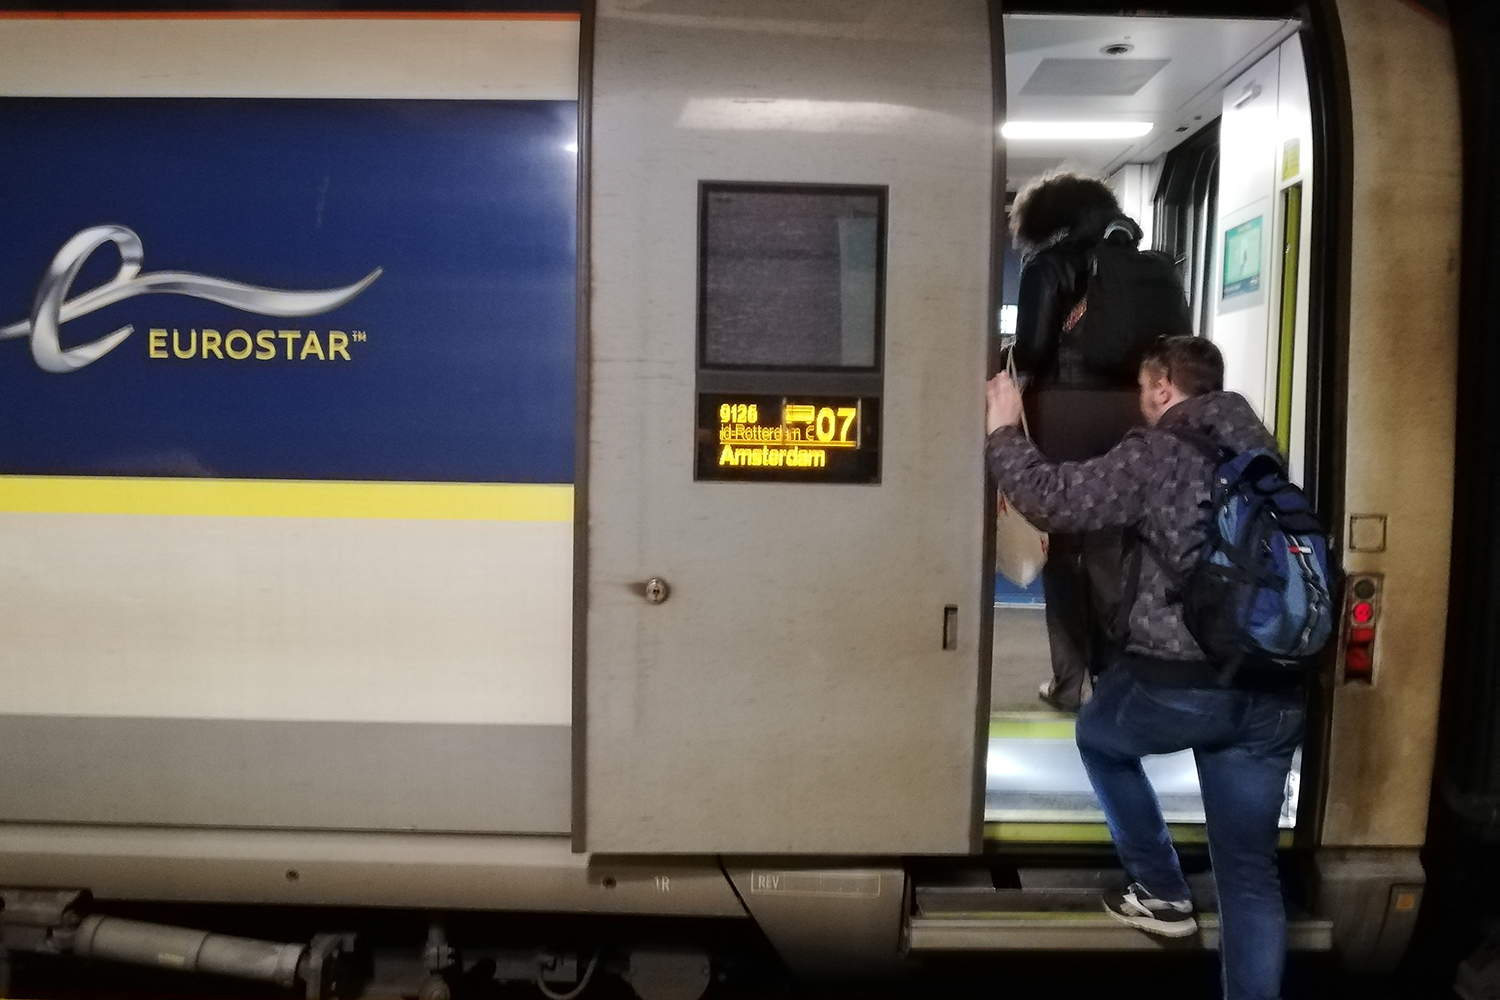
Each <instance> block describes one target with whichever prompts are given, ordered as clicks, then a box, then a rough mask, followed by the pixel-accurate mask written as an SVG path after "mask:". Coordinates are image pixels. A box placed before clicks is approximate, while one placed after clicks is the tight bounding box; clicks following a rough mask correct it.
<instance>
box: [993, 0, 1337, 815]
mask: <svg viewBox="0 0 1500 1000" xmlns="http://www.w3.org/2000/svg"><path fill="white" fill-rule="evenodd" d="M1301 28H1302V25H1301V24H1300V23H1299V22H1297V21H1293V20H1280V19H1244V18H1236V19H1218V18H1196V17H1194V18H1188V17H1113V16H1072V15H1056V14H1042V13H1010V14H1007V15H1005V18H1004V34H1005V74H1006V91H1007V94H1006V98H1007V103H1006V125H1005V127H1004V129H1003V133H1004V136H1005V151H1006V164H1007V171H1006V185H1005V186H1006V193H1007V206H1008V207H1009V206H1010V204H1011V203H1012V202H1013V200H1014V198H1015V196H1016V194H1017V193H1018V192H1019V191H1021V190H1024V188H1025V187H1026V186H1027V185H1028V184H1029V183H1031V182H1032V181H1034V180H1036V179H1038V178H1041V177H1044V176H1046V175H1049V174H1053V173H1057V172H1063V171H1068V172H1076V173H1080V174H1085V175H1089V176H1094V177H1100V178H1103V179H1105V180H1106V181H1107V183H1108V184H1109V185H1110V187H1111V188H1112V189H1113V191H1114V194H1115V197H1116V199H1117V200H1118V202H1119V204H1120V206H1121V209H1122V210H1123V212H1124V214H1126V215H1128V216H1129V217H1130V218H1131V219H1133V220H1135V221H1136V223H1137V224H1138V225H1139V227H1140V229H1141V232H1142V237H1141V240H1140V244H1139V245H1140V247H1141V249H1143V250H1144V249H1154V250H1158V251H1162V252H1164V253H1166V254H1169V255H1170V256H1171V257H1172V259H1173V260H1174V261H1175V262H1176V265H1177V269H1178V273H1179V275H1180V277H1181V279H1182V284H1183V289H1184V295H1185V296H1186V297H1187V299H1188V303H1189V305H1190V308H1191V315H1192V317H1193V327H1194V333H1195V334H1196V335H1198V336H1202V337H1206V338H1208V339H1210V340H1212V341H1213V342H1214V343H1215V344H1217V345H1218V346H1219V348H1220V349H1221V350H1222V351H1223V353H1224V355H1225V360H1226V388H1227V389H1230V390H1233V391H1236V392H1239V393H1240V394H1242V395H1244V396H1245V397H1246V398H1247V399H1248V400H1249V401H1250V403H1251V405H1252V406H1253V407H1254V408H1255V410H1256V412H1257V413H1258V414H1259V415H1260V416H1261V418H1262V419H1263V420H1264V421H1265V423H1266V425H1267V426H1268V427H1269V428H1270V429H1271V430H1272V431H1273V433H1274V434H1275V435H1276V437H1277V439H1278V442H1279V444H1280V446H1281V448H1282V450H1283V451H1284V452H1285V453H1286V455H1287V457H1288V460H1289V463H1290V466H1291V470H1292V475H1293V478H1294V479H1297V480H1299V481H1302V480H1303V479H1304V478H1305V477H1306V476H1307V475H1308V473H1309V469H1308V468H1307V466H1308V457H1307V456H1308V447H1307V435H1308V426H1309V425H1308V419H1307V414H1308V407H1309V402H1308V400H1309V394H1308V370H1309V363H1308V358H1309V353H1308V344H1309V339H1310V338H1309V309H1308V303H1309V300H1310V294H1309V292H1310V289H1309V282H1310V267H1309V262H1310V259H1311V258H1312V256H1313V254H1312V252H1311V251H1310V248H1309V247H1308V245H1307V243H1308V237H1309V234H1310V233H1311V231H1312V225H1311V216H1312V185H1313V183H1314V167H1315V164H1314V162H1313V155H1312V154H1313V149H1314V142H1313V135H1312V129H1313V118H1312V113H1311V101H1310V96H1309V95H1310V88H1309V82H1308V73H1307V69H1306V65H1305V62H1304V57H1303V48H1302V46H1303V38H1302V35H1301ZM1024 263H1025V261H1024V259H1023V250H1022V249H1021V248H1020V247H1017V246H1015V245H1013V244H1012V243H1010V242H1008V243H1007V245H1006V250H1005V253H1004V255H1003V261H997V266H1003V268H1004V270H1003V274H1002V276H1001V287H1002V297H1001V301H1002V304H1001V306H1000V315H999V317H998V321H999V322H998V328H999V333H1000V338H1001V342H1002V346H1003V345H1005V344H1007V343H1010V342H1013V340H1014V337H1015V333H1016V328H1017V322H1018V319H1020V320H1021V321H1023V322H1024V321H1026V320H1027V317H1025V316H1019V315H1018V310H1019V308H1020V301H1019V291H1020V278H1021V272H1022V268H1023V266H1024ZM1058 542H1059V543H1061V544H1055V545H1054V560H1053V565H1054V569H1053V570H1052V571H1051V572H1050V573H1049V572H1048V571H1047V570H1044V571H1043V575H1042V576H1040V577H1038V578H1037V579H1036V580H1034V581H1032V582H1031V583H1030V584H1029V585H1026V586H1020V585H1018V584H1017V583H1016V582H1014V581H1011V580H1007V579H1006V578H1005V577H1004V576H1002V575H999V574H997V577H996V588H995V619H994V622H995V624H994V642H993V662H992V669H991V687H990V692H991V698H990V707H991V723H990V736H989V746H988V751H989V752H988V759H987V782H986V795H985V823H986V830H985V832H986V836H987V838H988V839H989V840H991V841H1002V842H1016V843H1040V842H1050V843H1056V842H1060V841H1061V842H1071V843H1090V842H1096V843H1103V842H1107V840H1108V834H1107V831H1106V830H1105V828H1104V826H1103V816H1102V814H1101V812H1100V811H1099V808H1098V806H1097V803H1096V802H1095V799H1094V795H1093V792H1092V790H1091V788H1090V786H1089V783H1088V780H1087V777H1086V775H1085V773H1084V771H1083V767H1082V763H1081V761H1080V760H1079V758H1078V753H1077V750H1076V748H1075V746H1074V743H1073V717H1072V715H1071V714H1069V713H1067V712H1064V711H1058V710H1056V709H1055V708H1054V707H1052V706H1051V705H1049V704H1047V703H1045V702H1044V701H1040V700H1039V693H1044V692H1039V688H1043V689H1045V687H1046V685H1047V684H1048V683H1049V682H1050V681H1051V679H1052V678H1053V676H1054V661H1055V660H1056V661H1058V662H1057V668H1058V672H1059V673H1063V672H1066V671H1067V669H1068V668H1070V667H1071V668H1072V669H1077V668H1078V667H1079V662H1078V661H1085V662H1086V664H1087V666H1088V668H1089V669H1097V667H1098V666H1099V665H1100V663H1101V661H1104V662H1107V659H1108V656H1109V654H1108V653H1106V654H1104V655H1102V656H1101V655H1100V654H1099V649H1100V648H1106V649H1107V648H1108V646H1109V644H1110V641H1111V640H1110V636H1109V635H1108V628H1107V623H1106V622H1104V621H1101V620H1100V616H1098V615H1094V616H1089V615H1085V614H1080V613H1079V608H1078V603H1079V602H1087V601H1089V600H1090V597H1089V594H1088V593H1087V592H1086V591H1084V590H1081V589H1080V588H1081V587H1085V586H1086V584H1085V583H1082V582H1081V581H1079V580H1072V579H1070V578H1069V575H1068V573H1067V571H1066V568H1065V567H1064V566H1063V562H1062V558H1059V552H1060V551H1061V552H1065V551H1066V550H1065V548H1064V545H1065V542H1063V540H1058ZM1074 575H1075V576H1076V575H1077V574H1074ZM1091 647H1092V648H1091ZM1084 697H1085V698H1086V697H1087V685H1085V692H1084ZM1146 769H1147V772H1148V774H1150V776H1151V778H1152V782H1153V784H1154V786H1155V787H1156V790H1157V793H1158V795H1159V797H1160V799H1161V802H1162V807H1163V811H1164V813H1165V815H1166V818H1167V820H1168V822H1169V823H1171V824H1175V825H1177V826H1178V827H1179V829H1178V831H1177V832H1178V835H1179V840H1180V841H1188V842H1191V841H1192V840H1193V839H1195V838H1197V839H1201V836H1202V832H1201V824H1202V823H1203V804H1202V799H1201V795H1200V793H1199V789H1198V781H1197V772H1196V769H1195V766H1194V762H1193V757H1192V754H1191V752H1184V753H1181V754H1176V755H1172V756H1168V757H1160V758H1151V759H1148V760H1147V762H1146ZM1299 785H1300V755H1299V757H1298V759H1297V761H1295V762H1294V766H1293V770H1292V774H1291V776H1290V778H1289V780H1288V784H1287V796H1286V802H1285V805H1284V808H1283V812H1282V826H1283V828H1284V830H1286V831H1287V836H1288V837H1290V831H1291V830H1292V829H1293V828H1294V826H1295V822H1296V816H1297V805H1298V798H1299Z"/></svg>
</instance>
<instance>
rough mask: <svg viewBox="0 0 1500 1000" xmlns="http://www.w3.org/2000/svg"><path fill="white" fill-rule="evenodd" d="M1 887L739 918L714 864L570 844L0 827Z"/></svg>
mask: <svg viewBox="0 0 1500 1000" xmlns="http://www.w3.org/2000/svg"><path fill="white" fill-rule="evenodd" d="M0 885H26V886H48V887H59V888H62V887H68V888H81V887H87V888H88V889H90V890H91V891H92V892H93V893H94V895H95V896H96V897H97V898H100V899H133V900H172V901H187V902H216V903H274V904H281V905H288V906H404V907H420V908H438V909H474V910H513V911H533V912H561V913H640V914H661V915H672V916H700V917H743V916H745V910H744V907H743V906H741V905H740V903H739V899H738V897H736V896H735V894H734V890H733V888H732V887H731V886H730V884H729V880H728V879H727V878H725V876H724V872H723V871H722V869H720V868H719V866H718V863H717V862H716V861H714V860H713V859H712V858H642V859H615V858H606V859H600V858H586V857H583V856H581V855H577V854H573V853H572V852H571V850H570V849H569V846H568V841H567V839H566V838H563V837H514V836H485V835H478V834H421V833H406V834H398V833H347V832H346V833H331V832H318V831H285V830H190V829H166V828H160V827H82V826H44V825H25V824H6V823H0Z"/></svg>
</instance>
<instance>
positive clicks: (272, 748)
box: [0, 715, 570, 833]
mask: <svg viewBox="0 0 1500 1000" xmlns="http://www.w3.org/2000/svg"><path fill="white" fill-rule="evenodd" d="M0 761H4V766H3V767H0V820H3V821H10V822H27V823H125V824H151V825H156V826H162V825H181V826H210V827H263V828H264V827H283V828H285V827H300V828H308V829H349V830H355V829H363V830H433V831H438V830H452V831H486V832H490V831H493V832H507V833H567V832H568V804H569V785H568V781H569V761H570V753H569V734H568V727H567V726H474V725H432V724H418V723H374V722H285V721H255V720H242V719H140V718H99V717H74V716H31V715H0Z"/></svg>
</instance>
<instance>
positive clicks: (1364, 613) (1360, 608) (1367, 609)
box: [1350, 601, 1375, 625]
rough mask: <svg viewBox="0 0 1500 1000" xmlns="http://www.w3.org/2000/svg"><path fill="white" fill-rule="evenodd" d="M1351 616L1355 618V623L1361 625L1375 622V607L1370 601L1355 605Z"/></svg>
mask: <svg viewBox="0 0 1500 1000" xmlns="http://www.w3.org/2000/svg"><path fill="white" fill-rule="evenodd" d="M1350 615H1351V616H1352V617H1353V618H1354V620H1355V621H1357V622H1359V623H1360V624H1361V625H1364V624H1366V623H1368V622H1371V621H1374V619H1375V605H1373V604H1371V603H1370V602H1369V601H1360V602H1359V603H1358V604H1356V605H1354V608H1353V610H1351V611H1350Z"/></svg>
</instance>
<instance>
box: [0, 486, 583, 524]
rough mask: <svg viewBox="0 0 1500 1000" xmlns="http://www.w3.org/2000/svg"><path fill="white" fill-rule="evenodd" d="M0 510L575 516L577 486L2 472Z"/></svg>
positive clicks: (308, 515)
mask: <svg viewBox="0 0 1500 1000" xmlns="http://www.w3.org/2000/svg"><path fill="white" fill-rule="evenodd" d="M0 512H3V513H28V514H150V515H169V516H170V515H188V516H193V515H196V516H209V517H304V518H339V519H379V520H424V521H572V520H573V487H572V486H571V485H569V484H550V483H376V482H348V481H338V482H331V481H329V482H325V481H310V480H285V479H206V478H205V479H197V478H194V479H169V478H155V477H124V476H119V477H115V476H0Z"/></svg>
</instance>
